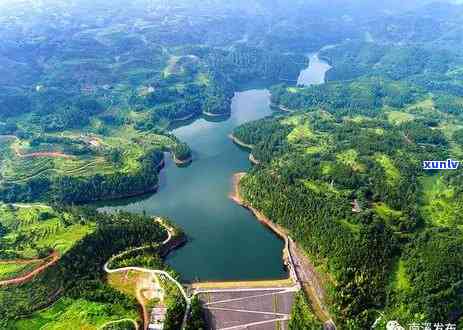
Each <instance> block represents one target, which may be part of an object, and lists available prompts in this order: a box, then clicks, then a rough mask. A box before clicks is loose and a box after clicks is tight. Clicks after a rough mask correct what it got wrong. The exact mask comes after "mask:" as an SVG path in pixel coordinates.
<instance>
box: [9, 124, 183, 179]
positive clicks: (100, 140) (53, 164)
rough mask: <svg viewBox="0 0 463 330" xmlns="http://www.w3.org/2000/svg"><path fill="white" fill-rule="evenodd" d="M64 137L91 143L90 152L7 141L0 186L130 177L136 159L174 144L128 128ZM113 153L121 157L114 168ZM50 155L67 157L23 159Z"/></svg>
mask: <svg viewBox="0 0 463 330" xmlns="http://www.w3.org/2000/svg"><path fill="white" fill-rule="evenodd" d="M51 136H53V135H51ZM61 136H62V135H60V137H61ZM64 136H66V138H68V139H71V140H72V139H74V140H75V141H80V140H82V139H85V140H86V141H90V142H91V143H93V144H92V147H91V152H87V153H84V154H79V155H73V154H69V155H67V154H66V153H65V150H66V148H65V146H62V145H60V144H59V143H57V144H54V145H52V146H51V145H47V146H46V148H45V147H44V146H43V145H37V146H34V147H32V146H30V144H29V143H28V142H27V141H22V140H10V144H9V147H7V146H4V149H3V155H4V157H3V158H4V159H3V161H2V162H1V164H0V184H2V183H3V184H18V183H27V182H29V181H30V180H31V179H36V178H51V177H57V176H73V177H92V176H95V175H97V174H100V175H105V174H112V173H115V172H117V171H122V172H125V173H131V172H133V171H136V170H138V169H139V168H140V161H139V159H140V158H141V157H143V155H144V154H145V153H146V151H147V150H148V149H152V148H156V149H160V150H167V149H169V148H170V147H171V146H172V145H173V144H174V143H175V141H174V140H173V139H171V138H169V137H167V136H164V135H158V134H154V133H142V132H139V131H137V130H135V129H134V128H133V127H132V126H124V127H122V128H119V129H117V130H114V131H113V132H111V135H110V136H92V137H85V138H82V137H80V135H78V134H77V133H74V132H67V133H66V134H64ZM90 142H89V143H90ZM114 150H119V151H120V153H121V159H120V161H119V162H118V163H117V164H116V163H114V162H113V160H112V159H111V157H110V153H111V152H112V151H114ZM53 151H55V152H60V153H63V154H64V155H67V156H69V157H63V156H56V157H51V156H49V155H44V156H40V155H34V156H26V155H31V154H34V153H41V152H53Z"/></svg>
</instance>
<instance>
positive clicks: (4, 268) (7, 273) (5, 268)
mask: <svg viewBox="0 0 463 330" xmlns="http://www.w3.org/2000/svg"><path fill="white" fill-rule="evenodd" d="M39 263H40V261H31V262H30V263H17V264H16V263H1V262H0V281H1V280H8V279H11V278H14V277H18V276H22V275H24V274H27V273H29V272H31V271H33V270H34V269H35V268H36V267H37V266H38V265H39Z"/></svg>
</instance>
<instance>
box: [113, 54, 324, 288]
mask: <svg viewBox="0 0 463 330" xmlns="http://www.w3.org/2000/svg"><path fill="white" fill-rule="evenodd" d="M329 68H330V66H329V65H328V64H327V63H325V62H323V61H321V60H320V59H319V58H318V56H317V55H316V54H312V55H311V56H310V65H309V67H308V68H307V69H305V70H303V71H302V72H301V75H300V77H299V84H301V85H311V84H321V83H323V82H324V80H325V73H326V71H328V70H329ZM249 88H252V87H249ZM271 114H272V112H271V110H270V94H269V91H268V90H267V89H249V90H247V91H244V92H239V93H236V94H235V97H234V98H233V101H232V111H231V116H230V117H229V118H228V119H226V120H221V121H220V120H213V121H212V120H210V119H209V120H206V119H204V118H200V119H197V120H195V121H193V122H191V123H184V124H185V125H183V126H181V127H179V128H177V129H174V130H173V131H172V132H173V133H174V134H175V135H176V136H177V137H179V138H180V140H182V141H184V142H186V143H188V145H190V147H191V149H192V151H193V163H192V164H191V165H190V166H188V167H183V168H179V167H177V166H176V165H175V164H174V163H173V161H172V160H171V159H170V157H168V156H167V157H166V166H165V168H164V169H163V170H162V172H161V174H160V176H161V180H160V188H159V191H158V192H157V193H156V194H154V195H151V196H147V197H144V198H137V199H127V200H122V201H118V202H117V206H115V204H113V205H112V206H111V207H106V208H104V209H110V210H114V209H121V210H125V211H129V212H136V213H143V212H145V213H146V214H147V215H157V216H163V217H167V218H169V219H170V220H172V221H173V222H175V223H176V224H178V225H179V226H181V227H182V229H183V230H184V231H185V233H186V234H187V236H188V243H187V244H186V245H185V246H183V247H182V248H180V249H178V250H176V251H174V252H172V253H171V254H169V256H168V257H167V260H166V261H167V263H168V264H169V265H170V266H172V267H173V268H174V269H175V270H176V271H177V272H179V273H180V274H181V276H182V280H183V281H187V282H188V281H207V280H222V281H226V280H257V279H279V278H286V277H287V276H288V274H287V272H286V270H285V268H284V266H283V262H282V249H283V241H282V240H280V239H279V238H278V237H277V236H276V235H274V234H273V233H272V232H271V231H270V230H269V229H268V228H266V227H264V226H263V225H261V224H260V223H259V222H258V221H257V220H256V218H255V217H254V216H253V215H252V214H251V213H250V212H249V211H248V210H246V209H244V208H242V207H240V206H238V205H237V204H235V203H234V202H233V201H231V200H230V199H229V198H228V194H229V192H230V190H231V188H232V187H231V180H232V176H233V174H234V173H236V172H243V171H248V170H249V168H250V167H251V164H250V162H249V160H248V156H249V152H248V151H246V150H243V149H242V148H240V147H238V146H237V145H235V144H234V143H233V142H232V141H231V139H230V138H229V134H230V133H231V132H232V131H233V129H234V128H235V127H237V126H239V125H241V124H243V123H246V122H250V121H253V120H257V119H260V118H263V117H266V116H270V115H271Z"/></svg>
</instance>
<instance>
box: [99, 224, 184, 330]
mask: <svg viewBox="0 0 463 330" xmlns="http://www.w3.org/2000/svg"><path fill="white" fill-rule="evenodd" d="M155 221H157V222H159V223H160V224H161V225H162V226H163V227H164V228H165V229H166V231H167V238H166V239H165V240H164V241H163V242H162V243H160V244H159V246H162V245H165V244H167V243H169V242H170V240H171V239H172V232H173V230H174V229H173V228H170V227H169V226H167V225H166V224H165V223H164V222H163V221H162V219H161V218H156V220H155ZM150 247H151V246H142V247H138V248H134V249H131V250H127V251H124V252H122V253H119V254H118V255H115V256H113V257H111V258H110V259H109V260H108V261H107V262H106V263H105V264H104V267H103V268H104V271H105V272H106V273H108V274H114V273H120V272H128V271H132V270H133V271H138V272H143V273H149V274H152V275H153V276H154V275H163V276H165V277H167V278H168V279H169V280H170V281H172V282H173V283H174V284H175V285H176V286H177V288H178V289H179V290H180V292H181V293H182V296H183V297H184V298H185V301H186V304H187V307H186V310H185V315H184V317H183V324H182V329H183V328H185V325H186V321H187V318H188V314H189V313H190V307H191V299H190V298H189V297H188V295H187V293H186V292H185V289H184V288H183V286H182V285H181V284H180V283H179V282H178V281H177V280H176V279H174V278H173V277H172V276H171V275H170V274H169V273H168V272H166V271H163V270H157V269H148V268H142V267H123V268H116V269H111V268H109V264H110V263H111V261H112V260H114V259H116V258H119V257H121V256H123V255H125V254H128V253H130V252H133V251H140V250H144V249H147V248H150ZM142 307H143V306H142ZM143 314H144V316H145V320H146V312H144V313H143ZM145 323H146V321H145ZM147 326H148V325H147V324H145V328H147Z"/></svg>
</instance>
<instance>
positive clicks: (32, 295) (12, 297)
mask: <svg viewBox="0 0 463 330" xmlns="http://www.w3.org/2000/svg"><path fill="white" fill-rule="evenodd" d="M54 212H60V213H62V212H66V213H65V214H68V215H69V216H67V219H69V221H77V222H78V223H80V224H81V225H84V224H88V225H90V226H95V224H96V227H94V229H93V230H92V231H90V232H89V233H88V234H87V235H85V236H84V237H82V238H78V239H76V240H75V241H74V242H73V245H72V246H70V247H69V248H68V249H67V250H65V251H64V252H63V254H62V256H61V258H60V259H59V261H58V262H57V263H56V264H55V265H53V266H51V267H49V268H47V269H46V270H45V271H44V272H42V273H41V274H40V275H38V276H36V277H35V278H34V279H33V280H32V281H31V282H27V283H24V284H20V285H16V286H11V287H4V288H2V289H1V290H0V300H1V301H3V302H6V301H8V303H2V304H1V306H2V307H1V309H0V322H1V324H2V327H3V328H7V329H17V328H19V329H22V328H25V327H27V325H29V327H31V326H32V327H33V326H34V324H39V323H40V322H44V321H46V320H44V319H43V318H44V316H42V315H41V314H40V312H36V311H37V310H40V309H41V308H43V307H46V306H47V305H49V304H50V303H52V302H54V301H55V300H57V299H58V298H59V299H60V300H59V301H60V302H61V304H62V305H64V306H59V307H60V308H58V307H57V310H56V311H53V310H52V315H53V314H54V313H56V316H55V318H51V319H49V320H48V321H50V322H56V323H57V324H59V323H60V322H73V320H72V319H66V318H64V319H63V320H60V319H59V315H60V310H59V309H63V308H64V309H66V308H73V307H72V306H74V305H75V304H79V305H80V306H81V307H80V308H82V309H83V310H84V313H88V312H89V313H91V309H92V308H102V309H103V310H104V311H105V312H104V313H101V314H100V315H98V314H97V315H95V317H99V318H102V319H104V318H106V320H111V319H114V318H115V317H116V319H117V318H119V319H120V318H123V317H124V316H130V317H135V319H137V318H138V316H137V305H136V302H135V301H134V300H133V299H132V298H129V297H128V296H126V295H124V294H122V293H120V292H119V291H117V290H116V289H114V288H112V287H111V286H109V285H108V284H107V283H106V281H105V278H106V274H105V272H104V270H103V265H104V263H106V261H107V260H108V259H109V258H110V257H111V256H112V255H115V254H117V253H119V252H122V251H124V250H126V249H128V248H131V247H138V246H140V245H146V244H153V245H154V244H157V243H159V242H160V241H162V240H163V239H165V237H166V235H167V234H166V232H165V230H164V229H163V228H162V227H161V226H160V225H159V224H158V223H157V222H154V221H153V219H151V218H144V217H142V216H136V215H133V214H128V213H117V214H114V215H107V214H104V213H100V212H97V211H95V210H92V209H82V208H75V207H73V208H66V209H63V210H59V209H57V210H55V211H54ZM50 241H52V240H51V239H50ZM50 248H51V247H50ZM70 306H71V307H70ZM77 306H78V305H77ZM77 306H75V308H77ZM53 308H55V307H53ZM87 309H88V310H87ZM89 315H91V314H89ZM48 317H50V316H48ZM74 321H76V320H74ZM85 321H87V322H89V324H92V323H93V322H97V321H98V320H95V319H91V318H90V319H88V320H83V322H85Z"/></svg>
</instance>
